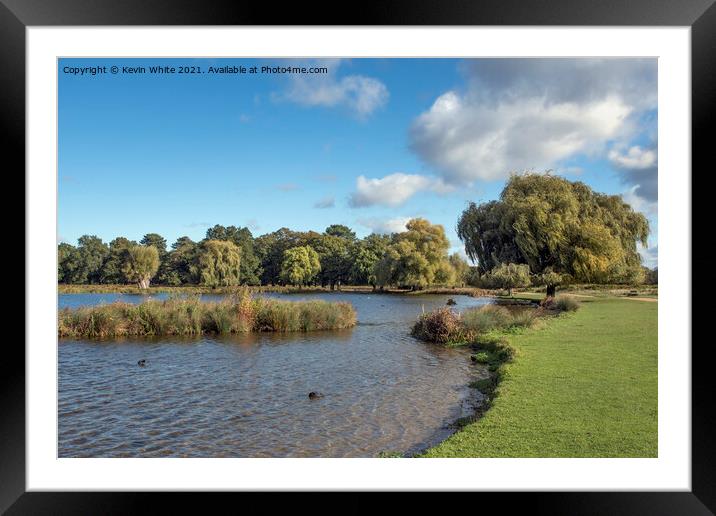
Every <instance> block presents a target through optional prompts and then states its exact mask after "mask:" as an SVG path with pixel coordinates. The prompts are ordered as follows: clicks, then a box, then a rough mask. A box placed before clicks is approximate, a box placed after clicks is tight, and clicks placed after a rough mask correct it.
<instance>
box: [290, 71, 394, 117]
mask: <svg viewBox="0 0 716 516" xmlns="http://www.w3.org/2000/svg"><path fill="white" fill-rule="evenodd" d="M309 66H314V67H315V66H325V67H327V68H328V73H327V74H295V75H292V76H291V82H290V85H289V87H288V89H287V90H286V91H285V92H284V93H283V94H280V95H278V98H280V99H285V100H289V101H291V102H295V103H297V104H301V105H303V106H324V107H344V108H347V109H349V110H350V111H352V112H353V113H355V114H356V116H358V117H359V118H366V117H367V116H369V115H370V114H372V113H373V112H374V111H375V110H376V109H378V108H380V107H382V106H384V105H385V104H386V103H387V102H388V97H389V96H390V94H389V92H388V88H387V87H386V86H385V84H383V83H382V82H381V81H379V80H378V79H375V78H373V77H366V76H363V75H346V76H343V77H338V69H339V67H340V66H341V60H338V59H323V60H316V61H311V63H310V64H309Z"/></svg>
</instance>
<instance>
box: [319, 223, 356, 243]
mask: <svg viewBox="0 0 716 516" xmlns="http://www.w3.org/2000/svg"><path fill="white" fill-rule="evenodd" d="M325 234H326V235H331V236H335V237H340V238H345V239H346V240H355V239H356V234H355V231H353V230H352V229H351V228H349V227H348V226H344V225H343V224H331V225H330V226H328V227H327V228H326V231H325Z"/></svg>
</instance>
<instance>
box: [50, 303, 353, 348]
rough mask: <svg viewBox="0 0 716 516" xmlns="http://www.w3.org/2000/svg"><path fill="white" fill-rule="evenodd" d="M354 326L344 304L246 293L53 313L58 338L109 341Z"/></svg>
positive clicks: (106, 305) (351, 314)
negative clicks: (56, 317) (209, 299)
mask: <svg viewBox="0 0 716 516" xmlns="http://www.w3.org/2000/svg"><path fill="white" fill-rule="evenodd" d="M355 324H356V312H355V309H354V308H353V306H352V305H351V304H350V303H345V302H328V301H322V300H309V301H284V300H281V299H271V298H265V297H254V296H252V295H251V294H250V293H249V292H248V291H243V292H239V293H236V294H234V295H232V296H229V297H227V298H226V299H224V300H222V301H218V302H202V301H201V300H200V298H199V296H189V297H186V296H184V297H172V298H169V299H167V300H164V301H157V300H150V301H145V302H143V303H140V304H136V305H134V304H130V303H119V302H118V303H111V304H104V305H99V306H93V307H83V308H77V309H71V308H65V309H63V310H60V312H59V320H58V335H59V336H60V337H65V338H99V339H101V338H112V337H135V336H159V335H201V334H211V333H214V334H228V333H248V332H263V331H266V332H269V331H270V332H306V331H318V330H339V329H345V328H350V327H352V326H354V325H355Z"/></svg>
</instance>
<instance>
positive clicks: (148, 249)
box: [122, 245, 159, 288]
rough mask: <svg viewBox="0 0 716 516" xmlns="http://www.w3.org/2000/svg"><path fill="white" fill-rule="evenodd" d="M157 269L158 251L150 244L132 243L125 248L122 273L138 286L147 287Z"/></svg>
mask: <svg viewBox="0 0 716 516" xmlns="http://www.w3.org/2000/svg"><path fill="white" fill-rule="evenodd" d="M157 270H159V251H157V248H156V247H154V246H152V245H146V246H145V245H133V246H130V247H128V248H127V249H126V258H125V261H124V264H123V265H122V273H123V274H124V277H125V278H126V279H127V280H128V281H132V282H136V283H137V285H139V288H149V282H150V281H151V279H152V278H153V277H154V275H155V274H156V273H157Z"/></svg>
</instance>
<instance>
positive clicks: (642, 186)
mask: <svg viewBox="0 0 716 516" xmlns="http://www.w3.org/2000/svg"><path fill="white" fill-rule="evenodd" d="M609 160H610V161H611V162H612V164H613V165H614V166H615V167H616V168H617V169H618V170H620V171H621V172H622V176H621V179H622V182H624V183H626V184H628V185H633V187H632V188H631V190H630V192H631V194H632V195H633V196H634V197H637V196H638V197H639V198H641V199H642V200H643V202H644V203H646V204H653V205H654V206H653V209H654V213H655V212H656V208H655V207H656V202H657V199H658V198H659V172H658V170H659V169H658V163H657V149H656V146H653V147H649V148H643V147H640V146H638V145H634V146H632V147H629V148H628V149H626V150H624V149H620V148H618V147H615V148H613V149H612V150H611V151H610V152H609ZM634 201H635V202H637V200H636V199H634Z"/></svg>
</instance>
